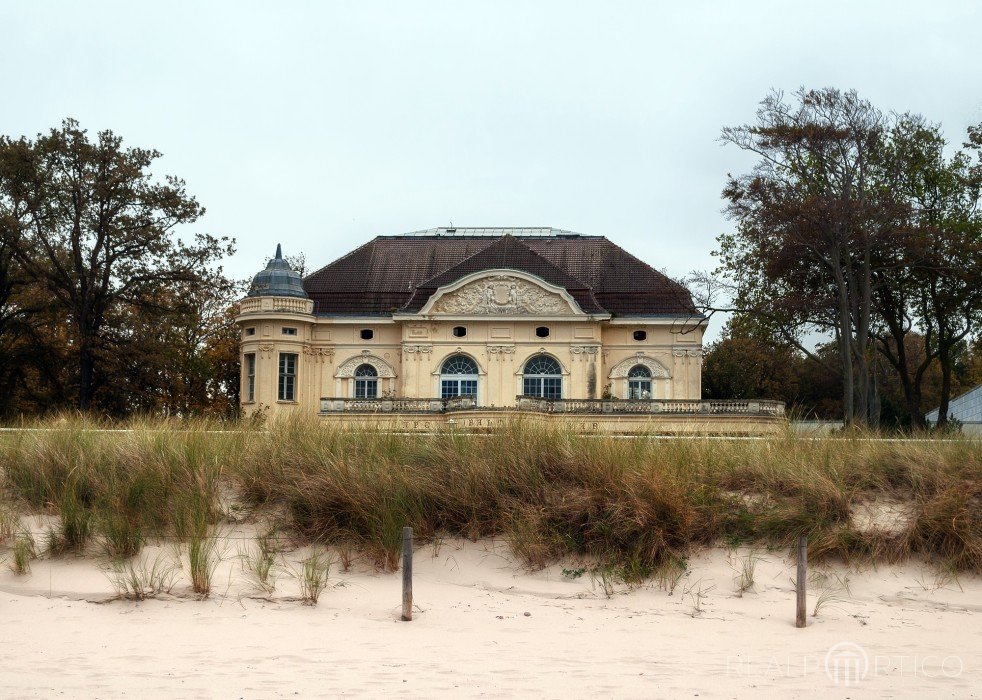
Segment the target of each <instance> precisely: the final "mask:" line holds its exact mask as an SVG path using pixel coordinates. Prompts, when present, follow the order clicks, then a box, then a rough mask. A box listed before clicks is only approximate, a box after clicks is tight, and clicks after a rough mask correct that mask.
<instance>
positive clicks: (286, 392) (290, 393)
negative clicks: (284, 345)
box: [276, 352, 297, 401]
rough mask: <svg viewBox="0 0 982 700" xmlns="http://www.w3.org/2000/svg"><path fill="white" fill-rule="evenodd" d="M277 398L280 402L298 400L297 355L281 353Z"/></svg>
mask: <svg viewBox="0 0 982 700" xmlns="http://www.w3.org/2000/svg"><path fill="white" fill-rule="evenodd" d="M276 398H277V399H278V400H279V401H296V400H297V354H296V353H292V352H281V353H280V374H279V384H278V387H277V392H276Z"/></svg>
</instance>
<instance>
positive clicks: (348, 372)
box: [334, 354, 396, 379]
mask: <svg viewBox="0 0 982 700" xmlns="http://www.w3.org/2000/svg"><path fill="white" fill-rule="evenodd" d="M362 365H371V366H372V367H374V368H375V371H376V372H378V376H379V377H382V378H391V377H394V376H396V373H395V370H393V369H392V367H391V366H390V365H389V363H388V362H386V361H385V360H383V359H382V358H381V357H376V356H375V355H365V354H362V355H355V356H354V357H351V358H349V359H347V360H345V361H344V362H342V363H341V364H340V365H338V369H337V372H335V373H334V376H335V377H336V378H338V379H341V378H344V377H353V376H355V370H356V369H358V368H359V367H361V366H362Z"/></svg>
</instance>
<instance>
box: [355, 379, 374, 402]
mask: <svg viewBox="0 0 982 700" xmlns="http://www.w3.org/2000/svg"><path fill="white" fill-rule="evenodd" d="M355 398H356V399H376V398H378V379H376V378H375V377H371V378H361V379H356V380H355Z"/></svg>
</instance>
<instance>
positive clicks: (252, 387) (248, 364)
mask: <svg viewBox="0 0 982 700" xmlns="http://www.w3.org/2000/svg"><path fill="white" fill-rule="evenodd" d="M242 394H243V395H244V396H245V400H246V401H249V402H252V401H255V400H256V353H254V352H248V353H246V354H245V386H244V387H243V391H242Z"/></svg>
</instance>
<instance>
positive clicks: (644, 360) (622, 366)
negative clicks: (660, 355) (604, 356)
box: [610, 353, 671, 379]
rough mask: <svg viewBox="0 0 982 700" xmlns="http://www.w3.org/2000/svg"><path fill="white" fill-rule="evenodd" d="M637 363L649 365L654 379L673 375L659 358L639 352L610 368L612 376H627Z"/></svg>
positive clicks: (620, 377) (613, 377) (612, 377)
mask: <svg viewBox="0 0 982 700" xmlns="http://www.w3.org/2000/svg"><path fill="white" fill-rule="evenodd" d="M637 365H642V366H644V367H647V368H648V370H649V371H650V372H651V377H652V378H653V379H669V378H670V377H671V375H670V374H669V372H668V370H667V369H666V368H665V366H664V365H663V364H662V363H660V362H659V361H658V360H656V359H655V358H653V357H648V356H646V355H643V354H641V353H638V354H637V355H636V356H634V357H629V358H627V359H626V360H621V361H620V362H618V363H617V364H616V365H614V366H613V367H612V368H611V370H610V378H611V379H622V378H624V377H626V376H627V373H628V372H630V371H631V368H632V367H636V366H637Z"/></svg>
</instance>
